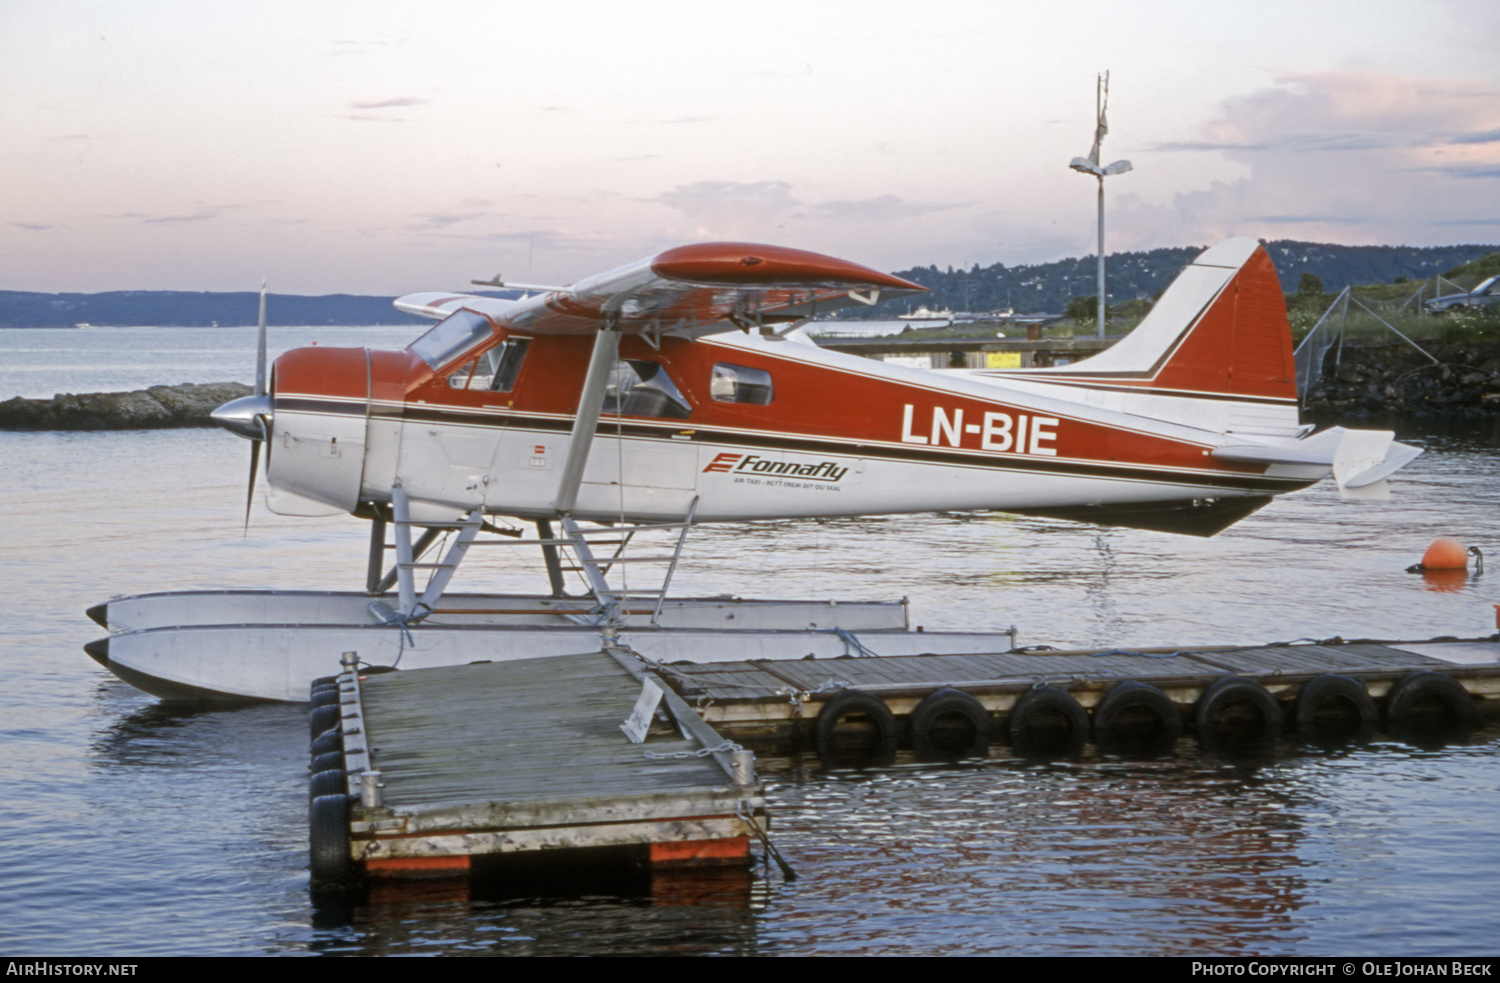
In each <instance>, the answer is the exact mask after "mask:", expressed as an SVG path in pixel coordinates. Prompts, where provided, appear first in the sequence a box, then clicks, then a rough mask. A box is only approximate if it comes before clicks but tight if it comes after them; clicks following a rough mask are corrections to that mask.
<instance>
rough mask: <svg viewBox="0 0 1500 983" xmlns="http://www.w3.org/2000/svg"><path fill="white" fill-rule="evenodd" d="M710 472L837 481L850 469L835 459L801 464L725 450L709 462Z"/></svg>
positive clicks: (706, 471)
mask: <svg viewBox="0 0 1500 983" xmlns="http://www.w3.org/2000/svg"><path fill="white" fill-rule="evenodd" d="M710 472H719V473H733V474H757V475H779V476H785V477H791V478H806V479H808V480H809V481H827V482H836V481H838V480H839V479H841V478H843V477H844V475H846V474H848V473H849V469H848V468H846V467H844V466H842V465H840V464H837V463H835V462H834V461H819V462H817V463H816V464H801V463H798V462H797V461H775V460H772V459H770V458H766V457H760V456H758V455H756V454H732V453H729V452H725V453H723V454H720V455H719V456H718V457H715V458H714V459H713V460H712V461H710V462H708V467H706V468H704V469H703V473H704V474H709V473H710Z"/></svg>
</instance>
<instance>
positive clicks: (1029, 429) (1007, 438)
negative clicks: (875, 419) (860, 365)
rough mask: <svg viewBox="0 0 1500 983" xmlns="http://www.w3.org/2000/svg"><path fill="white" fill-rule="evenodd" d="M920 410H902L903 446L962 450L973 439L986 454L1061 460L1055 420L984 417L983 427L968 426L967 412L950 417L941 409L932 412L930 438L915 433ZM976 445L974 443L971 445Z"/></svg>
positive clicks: (1013, 415) (998, 415) (909, 407)
mask: <svg viewBox="0 0 1500 983" xmlns="http://www.w3.org/2000/svg"><path fill="white" fill-rule="evenodd" d="M915 415H916V408H915V407H914V406H912V404H910V403H907V404H906V406H905V408H904V409H903V410H902V417H901V442H902V443H903V444H930V445H932V446H934V447H941V446H943V445H944V444H946V445H948V446H949V447H962V446H963V445H964V441H965V439H966V438H967V437H969V436H977V437H978V438H979V449H980V450H986V451H1010V452H1011V453H1013V454H1038V455H1045V456H1047V457H1056V456H1057V447H1056V446H1055V445H1056V442H1057V424H1058V419H1057V417H1055V416H1035V415H1032V414H1028V413H997V412H987V413H985V414H984V422H983V423H968V424H966V423H964V411H963V410H962V409H956V410H954V411H953V412H952V415H951V416H950V415H949V413H948V411H947V410H945V409H943V408H942V407H941V406H934V407H933V408H932V429H931V430H930V431H929V433H928V434H927V435H925V436H924V435H923V434H919V433H913V432H912V424H913V422H914V420H913V417H914V416H915ZM970 443H971V444H972V441H970Z"/></svg>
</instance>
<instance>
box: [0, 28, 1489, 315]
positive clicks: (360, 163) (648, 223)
mask: <svg viewBox="0 0 1500 983" xmlns="http://www.w3.org/2000/svg"><path fill="white" fill-rule="evenodd" d="M1497 41H1500V4H1496V3H1494V2H1493V0H1479V2H1471V0H1450V2H1439V0H1425V2H1424V0H1400V2H1392V0H1358V2H1344V0H1313V2H1308V0H1292V2H1283V0H1256V2H1255V3H1239V4H1227V3H1202V2H1197V0H1195V2H1167V0H1162V2H1149V0H1138V2H1131V3H1119V2H1116V3H1098V2H1091V0H1074V2H1070V3H1066V4H1041V3H1035V2H1027V3H1020V2H1009V0H983V2H970V0H926V2H914V0H904V2H888V0H858V2H845V0H798V2H790V0H756V2H755V3H749V4H730V3H722V2H714V3H709V2H701V0H700V2H673V0H630V2H619V0H613V2H592V0H577V2H569V0H545V2H533V3H526V4H520V3H511V2H506V0H488V2H466V0H425V2H423V3H421V4H418V3H414V2H410V0H402V2H393V0H361V2H357V3H348V2H343V0H319V2H317V3H305V2H300V0H299V2H280V0H243V2H236V0H222V2H216V3H212V4H209V3H203V2H201V0H131V2H126V0H0V128H3V133H4V138H3V140H0V195H3V199H0V200H3V208H0V289H5V290H33V291H47V292H53V291H81V292H93V291H102V290H129V289H141V290H247V289H255V288H257V287H258V286H259V283H260V281H261V279H263V278H265V279H268V280H269V281H270V284H271V289H272V290H273V291H276V292H281V293H301V294H324V293H354V294H378V295H396V294H401V293H407V292H412V291H418V290H451V289H460V288H462V287H464V286H465V285H466V284H467V283H468V281H469V280H470V279H471V278H485V277H490V276H494V275H496V274H499V275H501V276H502V277H504V278H508V279H511V280H518V281H523V282H531V283H543V284H553V283H567V282H571V281H573V280H576V279H580V278H582V277H585V276H589V275H591V274H594V273H599V272H602V271H604V270H607V269H611V268H613V267H615V266H618V265H620V264H623V263H627V262H630V261H633V260H636V259H639V258H641V257H645V256H650V255H652V254H654V253H656V252H659V251H661V250H663V249H668V248H671V247H673V246H676V245H681V244H683V243H688V242H698V241H712V240H745V241H752V242H767V243H774V244H778V245H784V246H792V247H796V248H801V249H811V250H815V251H818V252H824V253H829V254H832V255H836V256H840V257H843V258H845V259H850V260H853V261H855V262H860V263H864V264H866V265H869V266H873V267H876V268H879V269H885V270H898V269H909V268H911V267H914V266H919V265H922V266H925V265H929V264H933V265H937V266H939V267H947V266H954V267H962V268H966V267H969V266H971V265H973V264H979V265H982V266H989V265H991V264H994V263H1004V264H1006V265H1007V266H1015V265H1020V264H1026V263H1038V262H1047V261H1051V260H1055V259H1060V258H1064V257H1068V256H1085V255H1092V254H1093V253H1094V252H1095V249H1096V237H1097V226H1096V221H1097V212H1096V209H1097V197H1096V195H1097V188H1098V185H1097V182H1096V180H1095V179H1094V178H1093V177H1091V176H1088V175H1084V174H1079V173H1077V172H1075V171H1072V170H1069V168H1068V166H1067V165H1068V162H1069V161H1070V160H1071V159H1072V158H1073V157H1076V156H1082V155H1086V154H1087V153H1088V151H1089V147H1090V144H1091V142H1092V140H1093V136H1094V121H1095V80H1096V77H1097V76H1098V74H1099V73H1101V72H1104V71H1108V72H1109V73H1110V97H1109V106H1108V114H1107V115H1108V122H1109V132H1108V135H1107V136H1106V138H1105V140H1104V145H1103V154H1102V156H1103V161H1104V162H1105V163H1108V162H1110V161H1114V160H1119V159H1127V160H1129V161H1131V163H1132V164H1133V166H1134V169H1133V170H1132V171H1131V172H1130V173H1127V174H1122V175H1118V176H1112V177H1109V178H1107V179H1106V231H1107V237H1108V238H1107V246H1106V248H1107V250H1108V251H1109V252H1115V251H1119V250H1132V249H1152V248H1156V247H1161V246H1198V245H1205V246H1206V245H1211V244H1212V243H1214V242H1217V241H1219V240H1221V239H1224V238H1226V237H1229V236H1235V235H1248V236H1254V237H1258V238H1264V239H1282V238H1286V239H1300V240H1305V241H1318V242H1338V243H1347V244H1406V245H1418V246H1426V245H1447V244H1455V243H1476V242H1477V243H1496V242H1500V55H1497V51H1500V49H1497V47H1496V44H1497Z"/></svg>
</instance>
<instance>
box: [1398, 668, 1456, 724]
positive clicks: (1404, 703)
mask: <svg viewBox="0 0 1500 983" xmlns="http://www.w3.org/2000/svg"><path fill="white" fill-rule="evenodd" d="M1385 722H1386V729H1387V730H1389V731H1391V732H1392V733H1394V734H1401V733H1420V734H1438V733H1450V732H1457V731H1470V730H1473V729H1474V728H1475V727H1476V726H1477V725H1478V724H1479V712H1478V711H1477V710H1476V709H1475V708H1474V698H1473V697H1472V696H1470V695H1469V691H1468V690H1466V689H1464V686H1463V683H1460V682H1459V681H1458V680H1456V679H1454V678H1453V677H1452V676H1448V675H1445V674H1443V673H1441V672H1432V671H1430V670H1427V669H1418V670H1417V671H1416V672H1409V673H1407V674H1406V675H1405V676H1402V677H1401V678H1400V679H1399V680H1397V681H1396V684H1395V685H1394V686H1392V687H1391V688H1390V691H1389V692H1388V693H1386V694H1385Z"/></svg>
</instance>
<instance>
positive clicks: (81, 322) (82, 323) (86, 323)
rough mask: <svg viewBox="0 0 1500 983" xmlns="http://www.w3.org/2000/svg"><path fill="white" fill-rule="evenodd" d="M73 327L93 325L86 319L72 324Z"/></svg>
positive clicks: (90, 326) (89, 326)
mask: <svg viewBox="0 0 1500 983" xmlns="http://www.w3.org/2000/svg"><path fill="white" fill-rule="evenodd" d="M73 327H75V328H92V327H93V325H92V324H90V323H89V322H87V321H79V322H78V323H77V324H75V325H73Z"/></svg>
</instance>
